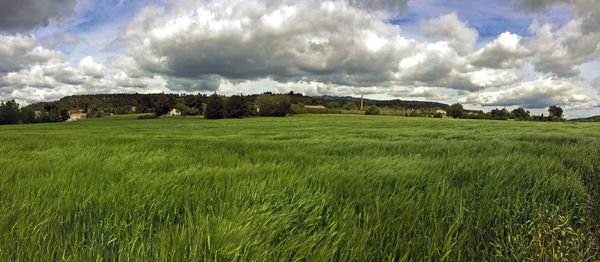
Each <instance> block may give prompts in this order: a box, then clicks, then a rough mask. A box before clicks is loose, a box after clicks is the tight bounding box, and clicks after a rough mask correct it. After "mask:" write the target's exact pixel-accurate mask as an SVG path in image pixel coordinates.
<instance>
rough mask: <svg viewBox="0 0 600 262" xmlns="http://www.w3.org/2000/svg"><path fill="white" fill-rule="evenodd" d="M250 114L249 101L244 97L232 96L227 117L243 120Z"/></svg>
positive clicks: (228, 101) (229, 100)
mask: <svg viewBox="0 0 600 262" xmlns="http://www.w3.org/2000/svg"><path fill="white" fill-rule="evenodd" d="M249 114H250V113H249V110H248V101H247V100H246V98H244V97H243V96H232V97H230V98H229V99H228V100H227V117H231V118H242V117H245V116H248V115H249Z"/></svg>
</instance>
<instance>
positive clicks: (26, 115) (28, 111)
mask: <svg viewBox="0 0 600 262" xmlns="http://www.w3.org/2000/svg"><path fill="white" fill-rule="evenodd" d="M21 121H22V122H23V124H30V123H35V111H34V110H33V108H31V107H23V108H21Z"/></svg>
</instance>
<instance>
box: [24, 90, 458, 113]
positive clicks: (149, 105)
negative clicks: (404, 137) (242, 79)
mask: <svg viewBox="0 0 600 262" xmlns="http://www.w3.org/2000/svg"><path fill="white" fill-rule="evenodd" d="M267 93H268V94H272V93H270V92H267ZM282 95H286V96H288V97H289V98H290V102H291V103H293V104H299V103H303V104H306V105H324V106H326V105H327V104H328V103H330V102H334V101H335V102H339V103H340V104H345V103H348V102H355V103H357V105H358V104H359V102H360V97H351V96H315V97H311V96H306V95H303V94H300V93H294V92H290V93H287V94H282ZM258 96H259V95H257V94H254V95H247V96H245V97H246V99H247V100H248V102H254V101H255V99H256V97H258ZM207 98H208V97H207V96H206V95H202V94H198V95H191V94H163V93H161V94H95V95H73V96H66V97H63V98H61V99H59V100H58V101H53V102H40V103H35V104H32V105H29V107H31V108H33V109H34V110H46V111H49V110H50V108H60V109H67V110H73V111H82V112H87V111H88V110H91V109H93V108H96V109H99V110H102V111H105V112H113V111H115V112H119V111H127V110H129V109H131V108H132V107H135V108H137V110H136V112H153V110H154V109H153V106H154V104H155V103H154V102H155V101H158V100H160V99H167V100H169V101H174V103H178V102H181V103H183V104H185V105H186V106H189V107H195V108H201V107H202V104H203V103H206V102H207ZM364 101H365V106H367V105H373V104H374V105H377V106H381V107H386V106H388V107H403V108H407V109H422V108H427V109H431V108H442V109H444V108H446V107H448V105H447V104H443V103H437V102H426V101H404V100H399V99H394V100H374V99H364Z"/></svg>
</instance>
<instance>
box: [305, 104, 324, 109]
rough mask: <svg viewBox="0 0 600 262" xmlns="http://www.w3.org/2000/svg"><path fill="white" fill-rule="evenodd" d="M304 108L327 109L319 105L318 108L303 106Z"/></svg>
mask: <svg viewBox="0 0 600 262" xmlns="http://www.w3.org/2000/svg"><path fill="white" fill-rule="evenodd" d="M304 108H307V109H327V107H325V106H321V105H318V106H307V105H305V106H304Z"/></svg>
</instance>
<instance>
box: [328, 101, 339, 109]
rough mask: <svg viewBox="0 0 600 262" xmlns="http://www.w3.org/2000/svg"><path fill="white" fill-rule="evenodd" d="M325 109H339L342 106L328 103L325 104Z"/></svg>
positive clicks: (337, 103)
mask: <svg viewBox="0 0 600 262" xmlns="http://www.w3.org/2000/svg"><path fill="white" fill-rule="evenodd" d="M327 108H332V109H340V108H342V106H341V105H340V103H339V102H329V103H328V104H327Z"/></svg>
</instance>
